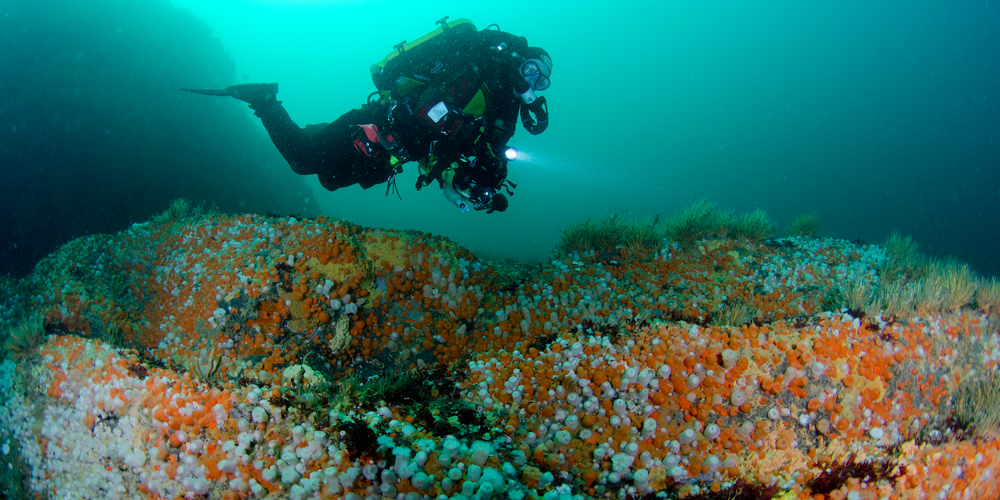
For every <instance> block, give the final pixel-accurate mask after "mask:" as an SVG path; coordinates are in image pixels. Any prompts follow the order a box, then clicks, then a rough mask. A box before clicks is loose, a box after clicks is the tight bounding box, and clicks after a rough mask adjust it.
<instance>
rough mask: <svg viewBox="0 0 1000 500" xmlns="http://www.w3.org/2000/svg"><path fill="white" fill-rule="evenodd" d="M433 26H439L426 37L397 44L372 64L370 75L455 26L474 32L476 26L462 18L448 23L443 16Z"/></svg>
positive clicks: (446, 18) (375, 73) (446, 17)
mask: <svg viewBox="0 0 1000 500" xmlns="http://www.w3.org/2000/svg"><path fill="white" fill-rule="evenodd" d="M435 24H439V25H440V26H438V27H437V29H435V30H434V31H431V32H430V33H427V34H426V35H424V36H422V37H420V38H418V39H416V40H414V41H412V42H406V41H405V40H404V41H402V42H400V43H399V44H397V45H396V46H395V47H393V50H392V52H389V55H387V56H385V57H384V58H382V60H381V61H379V62H377V63H375V64H372V66H371V72H372V75H377V74H379V73H380V72H381V71H382V69H383V68H385V65H386V64H387V63H388V62H389V61H390V60H392V59H393V58H394V57H396V56H398V55H400V54H402V53H403V52H406V51H407V50H410V49H412V48H414V47H416V46H418V45H420V44H421V43H424V42H426V41H427V40H430V39H432V38H434V37H436V36H438V35H440V34H441V33H444V32H445V30H449V29H452V28H455V27H457V26H461V25H463V24H468V25H469V26H470V27H471V28H472V31H476V25H475V24H472V21H470V20H468V19H466V18H464V17H462V18H459V19H456V20H454V21H452V22H448V16H444V17H442V18H441V19H438V20H437V21H435Z"/></svg>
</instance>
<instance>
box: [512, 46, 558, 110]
mask: <svg viewBox="0 0 1000 500" xmlns="http://www.w3.org/2000/svg"><path fill="white" fill-rule="evenodd" d="M518 71H519V72H520V74H521V78H524V81H525V82H527V84H528V90H526V91H524V92H518V95H520V96H521V99H523V100H524V103H525V104H531V103H532V102H534V101H535V99H536V98H537V96H536V95H535V92H536V91H538V92H541V91H543V90H545V89H547V88H549V86H550V85H552V80H550V79H549V76H550V75H551V74H552V59H551V58H550V57H549V55H548V54H546V53H545V51H539V53H538V54H537V56H536V57H532V58H530V59H527V60H525V61H524V62H523V63H521V67H520V68H519V69H518Z"/></svg>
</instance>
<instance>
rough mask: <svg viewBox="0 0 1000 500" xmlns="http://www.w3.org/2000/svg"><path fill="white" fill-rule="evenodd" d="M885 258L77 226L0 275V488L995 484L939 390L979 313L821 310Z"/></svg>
mask: <svg viewBox="0 0 1000 500" xmlns="http://www.w3.org/2000/svg"><path fill="white" fill-rule="evenodd" d="M885 259H886V252H885V250H884V249H882V248H880V247H878V246H875V245H857V244H853V243H850V242H846V241H842V240H833V239H816V238H805V237H796V238H787V239H781V240H774V241H769V242H765V243H764V244H752V243H748V242H741V241H737V240H731V239H726V238H718V239H711V240H702V241H699V242H697V243H696V245H695V246H693V247H691V248H687V249H681V248H680V247H678V246H677V245H670V244H665V245H664V247H663V248H660V249H657V250H656V251H645V250H641V249H635V250H629V249H626V248H618V249H615V250H614V251H611V252H601V253H597V252H583V253H577V254H572V255H569V256H565V257H561V258H559V259H558V260H554V261H553V262H551V263H550V264H546V265H544V266H535V268H532V267H530V266H528V267H526V266H517V265H511V264H509V263H508V264H503V263H495V262H484V261H480V260H478V259H477V258H476V257H475V256H474V255H472V254H471V253H470V252H468V251H467V250H465V249H463V248H461V247H459V246H458V245H456V244H454V243H452V242H450V241H448V240H447V239H444V238H440V237H436V236H433V235H430V234H424V233H415V232H401V231H389V230H381V229H369V228H363V227H358V226H355V225H352V224H350V223H347V222H345V221H339V220H334V219H323V218H319V219H315V220H295V219H292V218H269V217H262V216H225V215H209V216H202V217H189V218H183V219H178V220H173V221H171V220H163V219H160V220H157V221H156V222H149V223H144V224H137V225H135V226H133V227H132V228H131V229H129V230H128V231H124V232H122V233H119V234H118V235H113V236H112V235H97V236H90V237H85V238H81V239H78V240H75V241H72V242H70V243H68V244H66V245H65V246H63V247H62V248H61V249H60V250H59V251H57V252H55V253H54V254H52V255H50V256H49V257H47V258H45V259H44V260H43V261H42V262H41V263H40V264H39V265H38V266H37V268H36V269H35V271H34V272H33V274H31V275H30V276H28V277H26V278H24V279H23V280H20V281H18V282H12V283H8V284H7V286H6V287H5V288H4V290H3V291H2V292H0V299H2V302H0V317H2V319H3V323H2V324H0V326H3V330H4V331H6V335H5V337H6V338H7V340H6V342H7V345H8V349H7V358H8V359H7V360H6V361H4V362H3V364H2V365H0V403H2V405H3V406H2V407H0V444H2V446H3V448H2V451H3V454H2V455H0V470H2V473H3V474H4V476H3V485H2V487H3V492H4V494H5V495H7V496H8V497H10V498H17V497H27V498H31V497H34V498H51V499H56V498H60V499H61V498H87V499H90V498H95V499H96V498H112V499H114V498H127V499H132V498H153V499H174V498H225V499H237V498H240V499H248V498H275V499H277V498H292V499H305V498H346V499H350V500H357V499H361V498H366V499H368V498H372V499H374V498H383V497H387V498H397V499H405V500H418V499H427V498H432V499H438V498H454V499H461V498H464V499H470V500H475V499H478V500H490V499H493V498H510V499H513V500H517V499H521V498H546V499H570V498H617V499H625V498H637V499H638V498H783V499H785V498H815V499H821V498H826V499H843V498H846V499H850V500H858V499H881V498H888V499H897V498H898V499H903V498H935V499H937V498H970V499H976V500H984V499H989V498H998V487H997V484H996V483H997V481H996V478H997V476H998V473H1000V461H998V459H997V458H998V450H1000V442H998V440H997V439H996V434H995V425H994V427H993V428H984V427H988V426H985V425H983V423H982V422H984V421H983V420H980V421H976V422H972V424H971V425H970V422H969V421H968V419H966V420H962V419H957V418H956V417H955V412H954V409H955V404H956V401H957V398H956V397H955V396H956V394H960V393H961V391H962V390H963V389H962V388H963V387H967V386H968V384H969V383H971V382H974V381H977V380H985V379H989V380H995V379H993V378H989V377H988V375H989V374H992V373H993V372H994V370H995V369H996V363H997V360H998V359H1000V348H998V347H1000V346H998V344H1000V336H998V329H997V323H996V317H995V315H994V317H993V318H990V316H989V314H988V312H989V311H985V310H982V309H976V308H970V307H956V308H954V310H952V311H943V312H940V313H936V314H922V315H921V314H913V315H910V316H909V317H896V316H892V315H889V314H886V313H884V312H880V311H871V310H869V311H865V312H863V311H860V310H853V309H852V310H847V309H842V308H840V306H839V305H838V304H839V301H838V297H840V296H842V294H843V292H844V289H845V288H847V287H848V284H849V283H857V282H861V281H862V280H863V281H865V282H868V283H878V280H879V276H878V273H877V269H878V266H879V265H880V264H881V263H882V262H883V261H884V260H885ZM16 318H22V319H21V320H19V321H20V323H18V324H16V325H15V324H14V322H15V319H16ZM23 318H28V319H23ZM32 322H34V323H32ZM963 384H965V385H963ZM992 397H993V399H992V400H991V401H992V403H991V404H992V405H993V406H994V407H995V406H996V404H997V398H996V396H995V395H994V396H992ZM987 406H988V405H987ZM982 411H983V412H985V413H989V411H992V412H994V413H993V416H994V417H995V416H996V413H995V412H997V411H998V410H997V409H996V408H993V409H992V410H991V409H990V408H985V409H983V410H982ZM992 422H993V423H994V424H995V419H994V420H993V421H992ZM976 423H978V424H979V426H978V427H977V426H976V425H975V424H976Z"/></svg>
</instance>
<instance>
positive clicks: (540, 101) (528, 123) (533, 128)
mask: <svg viewBox="0 0 1000 500" xmlns="http://www.w3.org/2000/svg"><path fill="white" fill-rule="evenodd" d="M532 114H534V115H535V116H534V117H532V116H531V115H532ZM521 125H522V126H524V130H527V131H528V133H529V134H531V135H538V134H541V133H542V132H545V128H546V127H548V126H549V105H548V104H547V103H546V102H545V96H539V97H538V98H537V99H535V102H533V103H531V104H524V103H521Z"/></svg>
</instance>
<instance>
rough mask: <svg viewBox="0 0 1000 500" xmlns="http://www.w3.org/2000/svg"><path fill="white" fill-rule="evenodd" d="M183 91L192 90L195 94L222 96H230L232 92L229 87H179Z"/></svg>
mask: <svg viewBox="0 0 1000 500" xmlns="http://www.w3.org/2000/svg"><path fill="white" fill-rule="evenodd" d="M181 90H183V91H184V92H193V93H195V94H203V95H217V96H222V97H228V96H232V95H233V92H232V91H231V90H229V89H181Z"/></svg>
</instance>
